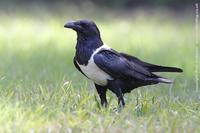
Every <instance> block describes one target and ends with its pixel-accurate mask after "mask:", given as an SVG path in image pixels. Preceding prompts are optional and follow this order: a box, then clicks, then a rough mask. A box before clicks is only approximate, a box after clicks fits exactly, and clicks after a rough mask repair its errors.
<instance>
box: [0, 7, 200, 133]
mask: <svg viewBox="0 0 200 133" xmlns="http://www.w3.org/2000/svg"><path fill="white" fill-rule="evenodd" d="M30 9H32V8H30ZM33 9H34V10H33V11H28V12H27V13H24V12H22V11H21V9H20V8H19V9H18V8H17V9H16V11H15V12H14V13H13V12H6V11H1V12H0V21H1V23H0V132H20V133H21V132H80V131H81V132H121V133H122V132H141V133H143V132H151V133H155V132H172V133H173V132H188V133H191V132H200V126H199V125H200V111H199V110H200V95H199V92H196V91H195V79H194V78H195V76H194V75H195V72H194V66H195V61H194V59H195V53H194V51H195V50H194V48H195V47H194V42H195V39H194V33H195V32H194V20H193V18H192V17H191V15H188V14H176V15H173V14H171V13H170V12H161V13H158V12H159V10H158V11H157V10H155V11H151V12H150V13H148V11H143V10H138V11H134V12H129V13H128V14H129V15H127V14H126V13H122V14H120V15H118V13H115V12H108V15H107V16H106V15H105V14H103V13H105V12H106V11H101V12H96V14H97V16H95V13H92V14H90V13H85V14H84V13H81V12H75V15H74V16H73V14H70V13H69V12H67V15H64V14H65V12H66V11H69V10H71V9H72V8H70V9H66V11H65V9H64V8H62V10H61V9H60V10H59V11H60V12H59V13H60V14H59V13H58V14H56V13H53V11H50V10H48V9H43V8H39V9H40V10H39V11H40V12H39V11H38V8H36V9H35V8H33ZM91 10H92V9H91ZM93 10H94V9H93ZM90 15H91V16H90ZM180 15H182V16H181V17H180ZM79 18H90V19H94V20H95V21H96V23H97V24H98V26H99V28H100V30H101V34H102V39H103V40H104V42H105V43H106V44H108V45H109V46H111V47H113V48H114V49H116V50H118V51H123V52H126V53H129V54H132V55H135V56H137V57H139V58H141V59H143V60H145V61H148V62H151V63H156V64H162V65H169V66H178V67H181V68H183V70H184V73H182V74H161V75H164V76H167V77H170V78H172V79H175V83H174V84H173V85H172V86H170V85H165V84H159V85H154V86H147V87H142V88H138V89H135V90H133V91H132V92H131V93H130V94H126V95H125V101H126V107H125V108H124V109H123V110H122V111H121V112H120V113H119V112H116V111H115V110H116V107H117V99H116V97H115V96H114V95H113V94H112V93H111V92H108V95H107V97H108V101H109V106H108V108H107V109H104V108H101V107H100V105H99V98H98V95H97V93H96V90H95V88H94V86H93V84H92V82H91V81H89V80H87V79H86V78H85V77H84V76H82V75H81V74H80V73H79V72H78V71H77V70H76V69H75V67H74V66H73V63H72V58H73V56H74V52H75V49H74V48H75V43H76V34H75V32H74V31H72V30H67V29H64V28H63V25H64V23H65V22H66V21H67V20H70V19H79Z"/></svg>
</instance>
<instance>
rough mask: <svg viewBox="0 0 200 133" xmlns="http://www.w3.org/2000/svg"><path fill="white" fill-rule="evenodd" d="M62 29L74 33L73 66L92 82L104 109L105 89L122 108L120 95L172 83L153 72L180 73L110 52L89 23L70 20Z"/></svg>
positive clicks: (170, 68)
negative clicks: (114, 95) (148, 86)
mask: <svg viewBox="0 0 200 133" xmlns="http://www.w3.org/2000/svg"><path fill="white" fill-rule="evenodd" d="M64 27H65V28H70V29H73V30H75V31H76V33H77V43H76V53H75V57H74V60H73V61H74V65H75V66H76V68H77V69H78V70H79V71H80V72H81V73H82V74H83V75H85V76H86V77H87V78H89V79H90V80H92V81H93V82H94V85H95V87H96V90H97V92H98V94H99V96H100V99H101V105H103V106H107V100H106V91H107V90H108V89H109V90H110V91H112V92H113V93H115V94H116V96H117V98H118V104H119V106H121V107H122V106H124V105H125V102H124V98H123V94H124V93H128V92H131V90H133V89H134V88H137V87H141V86H145V85H152V84H158V83H167V84H170V83H172V82H173V81H171V80H170V79H167V78H164V77H161V76H158V75H156V74H154V72H182V69H180V68H175V67H166V66H159V65H154V64H150V63H146V62H143V61H141V60H140V59H138V58H136V57H134V56H131V55H128V54H125V53H120V52H117V51H115V50H113V49H112V48H110V47H109V46H107V45H105V44H104V43H103V41H102V39H101V36H100V31H99V29H98V27H97V25H96V24H95V23H94V22H93V21H90V20H78V21H71V22H68V23H66V24H65V25H64Z"/></svg>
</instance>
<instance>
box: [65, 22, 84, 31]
mask: <svg viewBox="0 0 200 133" xmlns="http://www.w3.org/2000/svg"><path fill="white" fill-rule="evenodd" d="M64 27H65V28H70V29H73V30H75V31H79V30H82V27H81V26H80V24H79V23H78V22H76V21H71V22H68V23H66V24H65V25H64Z"/></svg>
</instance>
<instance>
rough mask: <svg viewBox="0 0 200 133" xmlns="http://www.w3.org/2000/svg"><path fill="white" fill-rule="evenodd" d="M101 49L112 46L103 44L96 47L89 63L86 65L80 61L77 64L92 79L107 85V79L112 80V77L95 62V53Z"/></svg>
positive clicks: (99, 83)
mask: <svg viewBox="0 0 200 133" xmlns="http://www.w3.org/2000/svg"><path fill="white" fill-rule="evenodd" d="M101 49H110V47H108V46H106V45H103V46H101V47H99V48H98V49H96V50H95V51H94V53H93V54H92V56H91V57H90V59H89V61H88V64H87V65H86V66H85V65H80V64H79V63H78V62H77V64H78V65H79V67H80V69H81V70H82V72H83V73H84V74H85V75H86V76H87V77H88V78H89V79H91V80H92V81H94V82H95V83H96V84H98V85H102V86H105V85H106V84H107V82H108V81H107V80H108V79H109V80H112V77H111V76H110V75H108V74H107V73H105V72H104V71H103V70H101V69H100V68H99V67H98V66H97V65H96V64H95V63H94V58H93V57H94V55H95V54H96V53H97V52H99V51H100V50H101Z"/></svg>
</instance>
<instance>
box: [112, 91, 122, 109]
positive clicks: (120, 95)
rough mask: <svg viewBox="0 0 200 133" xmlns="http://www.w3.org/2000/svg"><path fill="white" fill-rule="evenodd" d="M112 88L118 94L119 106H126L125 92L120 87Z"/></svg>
mask: <svg viewBox="0 0 200 133" xmlns="http://www.w3.org/2000/svg"><path fill="white" fill-rule="evenodd" d="M110 90H111V91H112V92H113V93H115V94H116V96H117V98H118V105H119V108H121V107H124V106H125V102H124V98H123V94H122V91H121V89H120V88H110Z"/></svg>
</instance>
